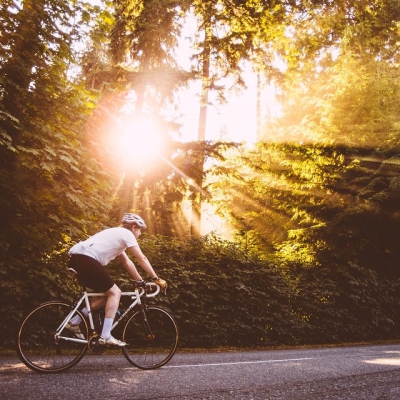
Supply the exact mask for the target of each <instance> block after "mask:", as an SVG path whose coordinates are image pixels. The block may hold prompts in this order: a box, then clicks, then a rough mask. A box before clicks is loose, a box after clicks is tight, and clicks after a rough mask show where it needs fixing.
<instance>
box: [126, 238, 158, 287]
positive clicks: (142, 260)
mask: <svg viewBox="0 0 400 400" xmlns="http://www.w3.org/2000/svg"><path fill="white" fill-rule="evenodd" d="M129 250H130V252H131V253H132V254H133V255H134V257H135V258H136V261H137V262H138V264H139V265H140V266H141V267H142V268H143V270H144V271H145V272H146V273H147V274H148V275H149V276H150V278H151V279H155V278H157V274H156V273H155V271H154V269H153V267H152V266H151V264H150V262H149V260H148V259H147V257H146V256H145V255H144V254H143V253H142V250H140V247H139V246H132V247H129ZM119 258H120V260H121V261H122V264H123V265H124V267H125V269H126V270H127V271H128V273H129V274H130V275H131V276H132V278H133V279H135V280H136V281H141V280H142V277H141V276H140V274H139V272H138V270H137V269H136V267H135V264H134V263H133V262H132V261H131V259H130V258H129V257H128V256H127V255H126V253H125V252H123V253H122V254H120V256H119Z"/></svg>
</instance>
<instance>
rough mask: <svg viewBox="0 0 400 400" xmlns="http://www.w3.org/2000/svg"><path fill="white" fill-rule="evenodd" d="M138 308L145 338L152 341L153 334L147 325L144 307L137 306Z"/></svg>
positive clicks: (141, 305)
mask: <svg viewBox="0 0 400 400" xmlns="http://www.w3.org/2000/svg"><path fill="white" fill-rule="evenodd" d="M138 307H139V312H140V315H141V317H142V322H143V326H144V330H145V332H146V338H147V339H148V340H153V339H154V338H155V336H154V334H153V332H152V331H151V328H150V325H149V320H148V319H147V315H146V311H145V308H146V306H143V304H138Z"/></svg>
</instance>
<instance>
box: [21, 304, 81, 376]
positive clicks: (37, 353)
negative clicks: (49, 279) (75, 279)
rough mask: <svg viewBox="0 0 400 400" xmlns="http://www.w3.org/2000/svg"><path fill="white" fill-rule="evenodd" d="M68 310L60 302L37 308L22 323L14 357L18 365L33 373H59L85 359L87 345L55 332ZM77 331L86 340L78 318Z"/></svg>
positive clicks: (66, 332) (68, 335)
mask: <svg viewBox="0 0 400 400" xmlns="http://www.w3.org/2000/svg"><path fill="white" fill-rule="evenodd" d="M71 310H72V306H71V305H70V304H68V303H64V302H62V301H51V302H48V303H44V304H41V305H40V306H39V307H37V308H36V309H34V310H33V311H31V312H30V313H29V314H28V316H27V317H26V318H25V319H24V320H23V321H22V324H21V326H20V328H19V331H18V336H17V353H18V356H19V358H20V359H21V361H22V362H23V363H24V364H25V365H26V366H27V367H29V368H31V369H33V370H34V371H37V372H61V371H65V370H67V369H68V368H71V367H72V366H74V365H75V364H76V363H78V362H79V361H80V360H81V358H82V357H83V356H84V355H85V353H86V350H87V342H85V341H79V340H77V339H76V337H75V336H74V334H73V333H72V332H70V331H68V330H67V329H65V328H64V329H63V331H62V332H60V335H59V336H56V330H57V329H58V328H59V327H60V326H61V324H62V322H63V321H64V320H65V318H66V317H67V316H68V314H69V313H70V312H71ZM77 314H79V315H80V317H81V318H82V323H81V324H80V330H81V332H82V334H83V335H84V337H85V339H86V340H87V338H88V327H87V323H86V321H85V319H84V317H83V316H82V314H81V313H80V312H79V311H77Z"/></svg>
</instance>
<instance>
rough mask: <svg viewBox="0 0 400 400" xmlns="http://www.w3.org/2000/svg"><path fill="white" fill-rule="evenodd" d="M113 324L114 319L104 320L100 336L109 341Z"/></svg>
mask: <svg viewBox="0 0 400 400" xmlns="http://www.w3.org/2000/svg"><path fill="white" fill-rule="evenodd" d="M113 323H114V318H104V322H103V330H102V331H101V336H102V337H103V338H104V339H109V338H110V337H111V328H112V326H113Z"/></svg>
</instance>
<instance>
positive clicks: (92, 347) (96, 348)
mask: <svg viewBox="0 0 400 400" xmlns="http://www.w3.org/2000/svg"><path fill="white" fill-rule="evenodd" d="M99 338H100V335H99V334H98V333H95V334H94V335H92V336H91V337H90V339H89V342H88V349H89V351H90V352H91V353H92V354H103V353H104V352H105V351H106V350H107V346H104V345H101V344H99Z"/></svg>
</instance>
